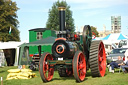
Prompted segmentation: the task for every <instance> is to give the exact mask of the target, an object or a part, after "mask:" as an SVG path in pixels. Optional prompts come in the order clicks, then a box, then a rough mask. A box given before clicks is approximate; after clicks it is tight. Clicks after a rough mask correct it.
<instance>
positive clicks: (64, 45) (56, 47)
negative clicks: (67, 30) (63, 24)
mask: <svg viewBox="0 0 128 85" xmlns="http://www.w3.org/2000/svg"><path fill="white" fill-rule="evenodd" d="M77 50H79V47H78V45H77V43H75V42H69V41H65V40H57V41H55V43H54V44H53V46H52V54H53V56H54V57H56V58H58V57H59V58H60V57H61V58H62V57H63V58H64V59H65V58H72V57H73V56H74V54H75V52H76V51H77Z"/></svg>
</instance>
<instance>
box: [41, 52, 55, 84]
mask: <svg viewBox="0 0 128 85" xmlns="http://www.w3.org/2000/svg"><path fill="white" fill-rule="evenodd" d="M48 60H53V57H52V55H51V54H50V53H48V52H45V53H43V55H42V56H41V58H40V62H39V72H40V76H41V79H42V80H43V82H48V81H50V80H51V79H52V77H53V73H54V68H53V66H50V65H49V64H48Z"/></svg>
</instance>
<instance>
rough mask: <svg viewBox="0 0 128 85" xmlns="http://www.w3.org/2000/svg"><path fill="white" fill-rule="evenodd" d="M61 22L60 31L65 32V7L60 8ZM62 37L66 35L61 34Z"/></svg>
mask: <svg viewBox="0 0 128 85" xmlns="http://www.w3.org/2000/svg"><path fill="white" fill-rule="evenodd" d="M58 9H59V22H60V31H65V9H66V8H65V7H64V6H60V7H59V8H58ZM60 37H65V36H64V34H63V33H62V34H60Z"/></svg>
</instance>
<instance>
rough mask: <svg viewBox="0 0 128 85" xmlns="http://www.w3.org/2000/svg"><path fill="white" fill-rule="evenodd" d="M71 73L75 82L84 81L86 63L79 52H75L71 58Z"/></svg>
mask: <svg viewBox="0 0 128 85" xmlns="http://www.w3.org/2000/svg"><path fill="white" fill-rule="evenodd" d="M73 73H74V77H75V79H76V81H77V82H81V81H83V80H84V78H85V75H86V61H85V56H84V54H83V53H82V52H81V51H77V52H76V53H75V56H74V58H73Z"/></svg>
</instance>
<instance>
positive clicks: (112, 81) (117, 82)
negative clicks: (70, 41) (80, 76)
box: [0, 67, 128, 85]
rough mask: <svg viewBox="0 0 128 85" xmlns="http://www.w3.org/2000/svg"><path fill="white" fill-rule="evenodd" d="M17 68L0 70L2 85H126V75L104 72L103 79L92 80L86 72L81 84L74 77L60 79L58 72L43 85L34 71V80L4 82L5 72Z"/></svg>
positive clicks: (37, 73) (127, 78)
mask: <svg viewBox="0 0 128 85" xmlns="http://www.w3.org/2000/svg"><path fill="white" fill-rule="evenodd" d="M12 68H17V67H4V68H0V77H3V85H128V74H123V73H122V72H121V73H119V72H118V71H116V72H115V73H114V74H113V73H109V72H108V71H107V70H106V75H105V77H96V78H93V77H92V76H91V72H90V71H88V72H87V75H86V78H85V81H83V82H81V83H77V82H76V81H75V79H74V77H65V78H61V77H59V75H58V72H57V71H55V72H54V77H53V79H52V81H50V82H48V83H43V82H42V80H41V78H40V75H39V72H38V71H34V73H36V76H37V77H35V78H32V79H28V80H6V76H7V74H8V72H7V70H8V69H12Z"/></svg>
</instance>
